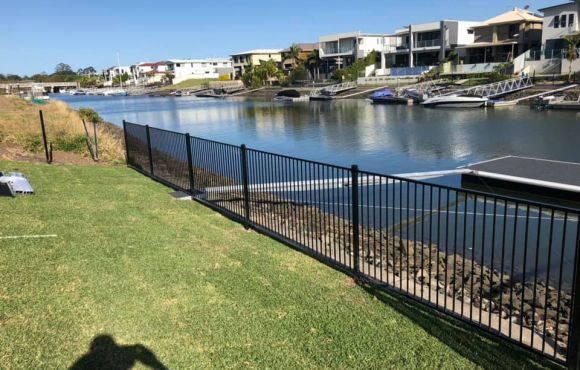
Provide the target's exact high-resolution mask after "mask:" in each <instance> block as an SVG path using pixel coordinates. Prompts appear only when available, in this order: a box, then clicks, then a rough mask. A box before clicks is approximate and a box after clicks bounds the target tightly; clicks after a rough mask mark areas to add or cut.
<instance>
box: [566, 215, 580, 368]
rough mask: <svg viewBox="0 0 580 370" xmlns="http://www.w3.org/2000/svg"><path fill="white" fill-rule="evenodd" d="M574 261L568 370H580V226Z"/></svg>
mask: <svg viewBox="0 0 580 370" xmlns="http://www.w3.org/2000/svg"><path fill="white" fill-rule="evenodd" d="M575 254H576V261H574V275H575V276H574V277H573V279H574V280H573V281H574V285H573V286H572V289H573V290H572V296H573V297H574V299H573V301H572V314H571V324H572V325H570V343H569V346H568V353H567V355H566V361H567V362H568V369H574V370H579V369H580V326H579V325H578V324H580V226H579V227H578V229H577V231H576V253H575Z"/></svg>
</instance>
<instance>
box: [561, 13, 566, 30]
mask: <svg viewBox="0 0 580 370" xmlns="http://www.w3.org/2000/svg"><path fill="white" fill-rule="evenodd" d="M560 27H562V28H565V27H566V14H562V16H561V17H560Z"/></svg>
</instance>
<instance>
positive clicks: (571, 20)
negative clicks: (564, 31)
mask: <svg viewBox="0 0 580 370" xmlns="http://www.w3.org/2000/svg"><path fill="white" fill-rule="evenodd" d="M572 26H574V13H572V14H568V27H572Z"/></svg>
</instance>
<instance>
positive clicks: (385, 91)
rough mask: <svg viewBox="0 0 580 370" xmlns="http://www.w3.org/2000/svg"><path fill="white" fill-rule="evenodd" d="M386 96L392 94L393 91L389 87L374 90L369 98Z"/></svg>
mask: <svg viewBox="0 0 580 370" xmlns="http://www.w3.org/2000/svg"><path fill="white" fill-rule="evenodd" d="M387 96H393V92H392V91H391V90H390V89H383V90H379V91H375V92H374V93H373V94H372V95H371V98H385V97H387Z"/></svg>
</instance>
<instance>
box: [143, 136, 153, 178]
mask: <svg viewBox="0 0 580 370" xmlns="http://www.w3.org/2000/svg"><path fill="white" fill-rule="evenodd" d="M145 132H146V133H147V151H148V152H149V173H150V174H151V176H153V152H152V151H151V134H150V133H149V125H145Z"/></svg>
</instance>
